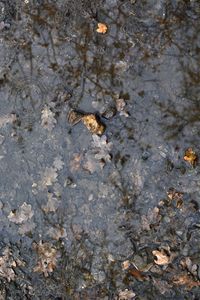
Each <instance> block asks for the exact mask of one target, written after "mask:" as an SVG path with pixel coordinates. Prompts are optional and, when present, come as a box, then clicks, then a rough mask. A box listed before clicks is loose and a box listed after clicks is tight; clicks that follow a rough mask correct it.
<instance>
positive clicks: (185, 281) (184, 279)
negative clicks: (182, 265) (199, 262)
mask: <svg viewBox="0 0 200 300" xmlns="http://www.w3.org/2000/svg"><path fill="white" fill-rule="evenodd" d="M173 283H174V284H175V285H185V287H186V289H188V290H191V289H192V288H193V287H198V286H200V281H199V280H198V281H195V280H194V279H193V278H192V276H190V275H188V274H180V275H177V276H174V278H173Z"/></svg>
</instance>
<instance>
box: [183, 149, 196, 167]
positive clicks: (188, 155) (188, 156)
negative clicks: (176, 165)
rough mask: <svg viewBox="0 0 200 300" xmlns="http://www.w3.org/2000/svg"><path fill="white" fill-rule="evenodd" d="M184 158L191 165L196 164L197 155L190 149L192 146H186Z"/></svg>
mask: <svg viewBox="0 0 200 300" xmlns="http://www.w3.org/2000/svg"><path fill="white" fill-rule="evenodd" d="M184 160H185V161H187V162H189V163H190V164H191V165H192V166H193V167H195V166H196V163H197V160H198V157H197V155H196V153H195V152H194V151H193V150H192V148H188V149H187V150H186V151H185V156H184Z"/></svg>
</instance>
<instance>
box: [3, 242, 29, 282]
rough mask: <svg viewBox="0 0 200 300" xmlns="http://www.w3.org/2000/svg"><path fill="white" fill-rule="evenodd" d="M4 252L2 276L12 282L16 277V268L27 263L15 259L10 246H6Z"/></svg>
mask: <svg viewBox="0 0 200 300" xmlns="http://www.w3.org/2000/svg"><path fill="white" fill-rule="evenodd" d="M2 254H3V255H2V256H0V277H3V278H5V279H6V280H7V281H8V282H10V281H11V280H15V278H16V274H15V271H14V269H15V268H16V267H17V266H24V265H25V263H24V262H23V261H21V260H20V259H18V258H15V259H14V258H13V254H12V251H11V250H10V248H9V247H6V248H5V249H4V250H3V253H2Z"/></svg>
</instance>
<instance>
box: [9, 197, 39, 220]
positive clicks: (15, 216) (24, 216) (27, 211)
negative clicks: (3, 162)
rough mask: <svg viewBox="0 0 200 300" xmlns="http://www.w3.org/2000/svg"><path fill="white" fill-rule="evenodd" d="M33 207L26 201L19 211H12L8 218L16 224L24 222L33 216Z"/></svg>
mask: <svg viewBox="0 0 200 300" xmlns="http://www.w3.org/2000/svg"><path fill="white" fill-rule="evenodd" d="M33 214H34V213H33V211H32V207H31V205H30V204H27V203H26V202H24V203H23V204H22V206H21V207H20V208H19V209H18V210H17V211H11V212H10V214H9V215H8V219H9V220H10V221H11V222H14V223H16V224H22V223H24V222H26V221H27V220H28V219H31V218H32V216H33Z"/></svg>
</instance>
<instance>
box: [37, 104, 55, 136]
mask: <svg viewBox="0 0 200 300" xmlns="http://www.w3.org/2000/svg"><path fill="white" fill-rule="evenodd" d="M56 123H57V121H56V119H55V114H54V113H53V112H52V111H51V109H50V108H49V107H48V106H47V105H45V106H44V108H43V110H42V112H41V125H42V126H43V127H44V128H45V129H47V130H49V131H52V129H53V128H54V126H55V124H56Z"/></svg>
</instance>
